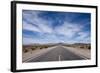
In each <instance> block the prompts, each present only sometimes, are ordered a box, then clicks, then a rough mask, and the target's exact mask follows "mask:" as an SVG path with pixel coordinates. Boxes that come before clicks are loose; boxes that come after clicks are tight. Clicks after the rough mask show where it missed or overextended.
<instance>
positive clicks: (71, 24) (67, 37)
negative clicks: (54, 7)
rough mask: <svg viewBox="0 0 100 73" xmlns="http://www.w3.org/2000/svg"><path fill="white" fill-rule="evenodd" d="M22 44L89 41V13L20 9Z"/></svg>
mask: <svg viewBox="0 0 100 73" xmlns="http://www.w3.org/2000/svg"><path fill="white" fill-rule="evenodd" d="M22 25H23V27H22V34H23V37H22V38H23V44H24V45H27V44H35V43H40V44H46V43H90V42H91V40H90V39H91V14H90V13H79V12H78V13H76V12H55V11H36V10H23V11H22Z"/></svg>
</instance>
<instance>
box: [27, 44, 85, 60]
mask: <svg viewBox="0 0 100 73" xmlns="http://www.w3.org/2000/svg"><path fill="white" fill-rule="evenodd" d="M67 60H84V58H82V57H80V56H79V55H76V54H74V53H72V52H71V51H69V50H67V49H66V48H64V47H63V46H57V47H55V48H53V49H52V50H50V51H47V52H46V53H44V54H42V55H40V56H38V57H36V58H33V59H31V60H29V61H28V62H47V61H67Z"/></svg>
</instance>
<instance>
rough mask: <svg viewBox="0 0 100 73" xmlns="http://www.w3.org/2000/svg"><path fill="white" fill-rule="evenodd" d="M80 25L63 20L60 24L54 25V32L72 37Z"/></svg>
mask: <svg viewBox="0 0 100 73" xmlns="http://www.w3.org/2000/svg"><path fill="white" fill-rule="evenodd" d="M81 29H82V26H79V25H77V24H72V23H68V22H64V24H62V25H61V26H58V27H56V29H55V32H57V33H58V34H61V35H65V36H66V37H69V38H71V37H73V36H74V35H75V34H76V33H78V32H80V31H81Z"/></svg>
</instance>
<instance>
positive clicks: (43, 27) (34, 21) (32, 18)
mask: <svg viewBox="0 0 100 73" xmlns="http://www.w3.org/2000/svg"><path fill="white" fill-rule="evenodd" d="M38 14H39V12H38V13H37V12H33V11H32V12H31V13H30V12H26V13H23V18H24V19H25V20H27V21H28V22H27V21H24V22H25V23H29V22H30V23H31V24H30V23H29V24H24V23H23V25H24V26H23V29H27V30H31V31H37V32H43V33H52V28H50V26H48V24H50V22H48V21H46V20H43V19H42V18H40V17H38ZM36 26H37V27H36Z"/></svg>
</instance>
